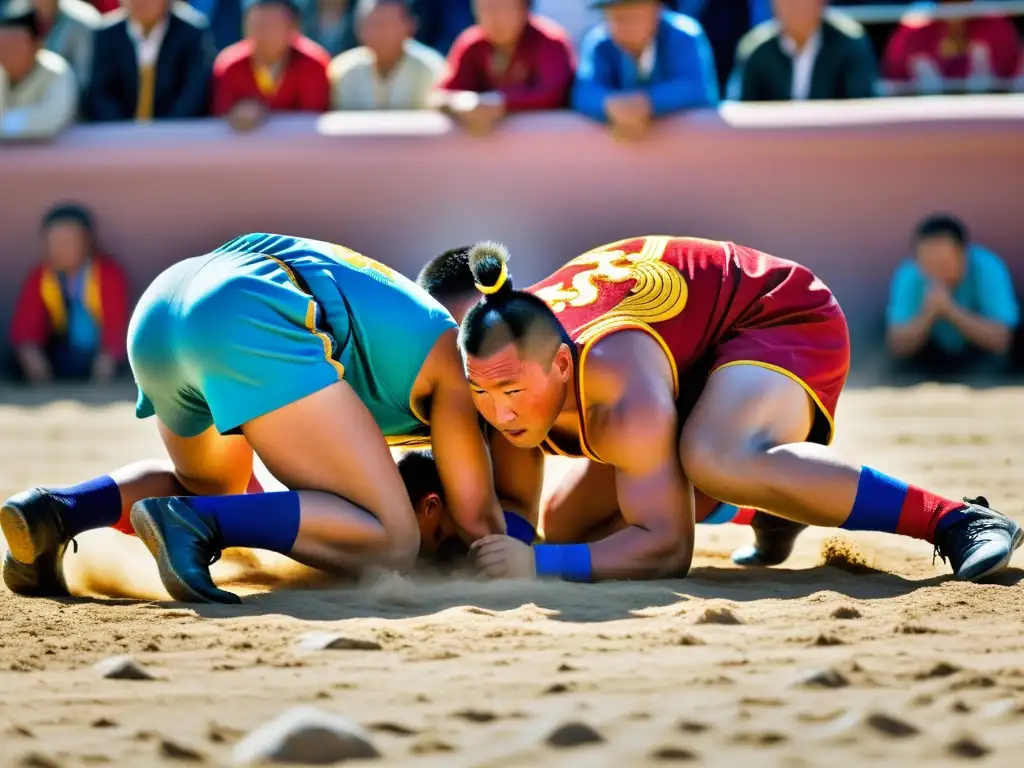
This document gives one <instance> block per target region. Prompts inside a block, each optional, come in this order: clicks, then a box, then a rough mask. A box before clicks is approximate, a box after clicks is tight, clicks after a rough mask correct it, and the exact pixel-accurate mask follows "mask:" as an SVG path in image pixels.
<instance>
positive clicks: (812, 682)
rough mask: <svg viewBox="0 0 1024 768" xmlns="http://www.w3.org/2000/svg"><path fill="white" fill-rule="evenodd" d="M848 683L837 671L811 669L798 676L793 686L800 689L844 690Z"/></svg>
mask: <svg viewBox="0 0 1024 768" xmlns="http://www.w3.org/2000/svg"><path fill="white" fill-rule="evenodd" d="M849 684H850V682H849V681H848V680H847V679H846V677H845V676H844V675H843V673H842V672H840V671H839V670H838V669H833V668H828V669H812V670H811V671H809V672H805V673H804V674H802V675H800V676H799V677H798V678H797V679H796V680H795V681H794V682H793V685H795V686H799V687H801V688H845V687H846V686H848V685H849Z"/></svg>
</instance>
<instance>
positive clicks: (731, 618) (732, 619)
mask: <svg viewBox="0 0 1024 768" xmlns="http://www.w3.org/2000/svg"><path fill="white" fill-rule="evenodd" d="M696 623H697V624H726V625H736V624H742V623H743V621H742V620H741V619H740V617H739V616H737V615H736V614H735V613H733V612H732V611H731V610H729V609H728V608H708V609H707V610H705V611H704V613H702V614H701V615H700V616H698V617H697V622H696Z"/></svg>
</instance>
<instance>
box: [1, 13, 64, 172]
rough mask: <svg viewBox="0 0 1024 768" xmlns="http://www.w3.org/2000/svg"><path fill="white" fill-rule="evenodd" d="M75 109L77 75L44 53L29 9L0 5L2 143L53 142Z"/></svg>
mask: <svg viewBox="0 0 1024 768" xmlns="http://www.w3.org/2000/svg"><path fill="white" fill-rule="evenodd" d="M77 108H78V85H77V84H76V82H75V75H74V73H73V72H72V71H71V67H70V65H69V64H68V63H67V62H66V61H65V60H64V59H62V58H61V57H60V56H58V55H57V54H56V53H53V52H52V51H47V50H44V49H43V48H42V35H41V34H40V30H39V23H38V18H37V16H36V13H35V10H34V9H33V8H32V5H31V4H30V3H29V2H28V0H9V2H8V3H7V4H6V5H4V6H0V139H49V138H53V137H54V136H56V135H57V134H58V133H60V132H61V131H62V130H64V129H65V128H66V127H67V126H69V125H70V124H71V123H72V122H74V119H75V112H76V110H77ZM0 176H2V172H0Z"/></svg>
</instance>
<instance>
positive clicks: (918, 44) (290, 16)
mask: <svg viewBox="0 0 1024 768" xmlns="http://www.w3.org/2000/svg"><path fill="white" fill-rule="evenodd" d="M866 4H869V3H865V2H864V1H863V0H847V2H844V3H842V4H841V5H844V6H854V5H866ZM961 4H963V3H962V0H961ZM925 5H928V4H925ZM826 6H827V3H826V2H825V0H664V2H659V0H533V2H530V0H192V2H191V4H186V3H183V2H171V0H121V3H120V6H119V4H118V2H117V0H92V2H91V3H90V2H86V0H0V141H16V140H24V139H33V140H40V139H48V138H53V137H56V136H57V135H58V134H59V133H60V132H61V131H62V130H64V129H65V128H66V127H68V126H69V125H71V124H73V123H75V122H79V121H83V122H94V123H109V122H126V121H136V122H149V121H155V120H164V119H178V120H181V119H197V118H205V117H215V118H223V119H226V120H227V121H228V122H229V123H230V125H231V126H232V127H233V128H234V129H235V130H237V131H252V130H257V129H258V128H259V126H260V125H261V124H262V123H263V122H264V121H265V120H266V118H267V117H268V116H269V115H270V114H271V113H279V112H307V113H323V112H327V111H331V110H338V111H345V110H417V109H438V110H442V111H444V112H445V113H447V114H449V115H451V116H452V117H453V119H455V120H457V121H458V122H459V123H460V124H461V125H462V126H464V127H465V128H466V129H467V130H468V131H470V132H472V133H474V134H481V135H483V134H487V133H488V132H490V131H491V130H493V129H494V128H495V126H497V125H498V124H499V123H500V122H501V121H502V120H503V119H504V117H505V116H507V115H510V114H515V113H522V112H530V111H540V110H560V109H573V110H575V111H577V112H579V113H581V114H583V115H585V116H587V117H588V118H590V119H592V120H594V121H597V122H600V123H603V124H606V125H607V126H608V129H609V131H610V132H611V134H612V135H613V136H614V137H615V138H617V139H621V140H632V141H636V140H642V139H643V137H644V135H645V134H646V133H647V132H648V130H649V129H650V127H651V125H652V123H653V122H655V121H656V120H657V119H659V118H661V117H663V116H666V115H671V114H674V113H679V112H683V111H686V110H689V109H694V108H701V107H713V106H715V105H717V104H718V103H719V101H720V98H721V97H722V95H723V94H724V96H725V98H727V99H731V100H740V101H800V100H807V99H860V98H870V97H874V96H885V95H913V94H936V93H984V92H1007V91H1024V55H1022V49H1021V40H1020V36H1019V34H1018V31H1017V28H1016V26H1015V24H1014V22H1013V20H1012V19H1010V18H1009V17H1004V16H1002V15H993V14H984V15H981V16H979V17H976V18H962V19H951V20H947V19H942V18H932V17H930V16H929V15H927V13H924V14H917V15H908V16H906V17H904V19H903V20H902V21H901V22H900V23H899V24H898V25H897V26H896V29H895V31H894V33H893V34H892V36H891V38H890V39H889V40H888V42H887V44H886V45H885V46H884V48H883V49H882V50H881V51H878V52H876V49H875V46H874V45H873V44H872V41H871V38H870V37H869V36H868V35H867V34H866V33H865V30H864V28H863V27H862V26H861V25H860V24H859V23H857V22H856V21H854V20H853V19H852V18H851V17H850V16H848V15H846V14H844V13H843V12H842V11H841V10H837V9H835V8H827V7H826ZM879 62H881V63H880V65H879ZM935 221H938V222H939V224H936V223H935ZM935 221H931V222H926V223H925V224H923V225H922V228H921V230H920V231H919V233H918V237H917V239H916V241H915V249H916V254H915V258H914V259H912V260H910V261H908V262H907V263H906V264H905V265H903V266H901V268H900V270H899V271H898V272H897V275H896V278H895V280H894V285H893V301H892V305H891V307H890V311H889V321H890V326H891V327H890V333H889V342H890V348H891V350H892V352H893V354H894V355H896V356H898V357H901V358H907V357H909V358H914V359H917V358H922V359H923V358H924V357H926V358H928V359H929V360H931V359H934V358H935V357H936V355H939V356H941V355H943V354H945V355H959V354H962V353H963V354H967V353H968V352H971V353H972V354H973V353H974V352H977V353H979V354H984V355H987V356H990V357H995V358H1003V357H1005V354H1006V351H1007V349H1008V347H1009V343H1008V342H1005V340H1004V338H1003V337H1004V336H1005V335H1007V334H1009V335H1010V336H1012V332H1013V330H1014V329H1015V328H1016V327H1017V326H1018V325H1019V317H1018V314H1019V312H1018V311H1017V309H1016V302H1015V301H1013V300H1012V299H1013V289H1012V286H1011V285H1010V283H1009V274H1008V271H1007V270H1006V268H1005V266H1003V265H1002V262H1000V261H999V259H998V257H996V256H995V255H994V254H991V253H990V252H988V251H985V250H984V249H982V248H980V247H979V246H975V245H973V244H972V243H971V242H970V241H969V240H968V238H967V235H966V229H965V228H964V227H963V225H961V224H959V223H958V222H956V221H955V220H954V219H937V220H935ZM940 225H941V226H940ZM42 240H43V243H44V258H43V263H42V265H41V266H40V267H38V268H37V269H36V270H35V271H34V272H33V273H32V274H31V275H30V276H29V279H28V281H27V283H26V285H25V288H24V290H23V291H22V296H21V300H20V302H19V304H18V308H17V311H16V314H15V319H14V326H13V330H12V334H11V340H12V342H13V343H14V346H15V347H16V348H17V350H18V352H17V355H18V364H19V365H18V367H19V370H20V371H21V373H22V374H23V375H24V376H25V377H26V378H27V379H29V380H31V381H46V380H49V379H50V378H54V377H56V378H65V377H71V378H83V377H85V378H93V379H97V380H105V379H107V378H109V377H110V376H111V375H113V371H114V370H116V369H117V367H118V365H119V364H120V363H121V362H123V358H124V351H123V337H124V333H123V331H124V327H123V326H124V324H125V323H126V316H127V310H126V307H127V306H128V299H127V288H126V286H125V280H124V276H123V274H122V273H121V272H120V270H119V268H118V267H117V265H116V262H114V261H113V260H112V259H110V258H109V257H107V256H104V255H103V254H102V253H101V252H100V251H99V250H98V249H97V247H96V241H95V237H94V232H93V223H92V221H91V219H90V217H89V215H88V213H87V211H86V210H85V209H84V208H81V207H78V206H67V205H65V206H61V207H59V208H57V209H55V211H54V212H51V214H50V215H49V216H48V217H47V219H46V222H45V223H44V227H43V238H42ZM936 243H944V244H945V246H948V247H947V248H946V253H947V256H949V259H947V261H946V263H945V266H944V267H941V268H940V267H937V266H935V265H936V264H937V263H939V262H940V261H941V260H940V259H938V257H936V256H935V253H937V252H940V251H942V247H937V248H938V250H936V247H933V246H935V244H936ZM954 262H955V263H956V264H959V267H957V268H955V269H954V267H953V266H951V264H954ZM999 283H1003V284H1004V285H1003V288H1001V289H998V288H994V287H993V286H995V285H996V284H999ZM994 296H995V297H1003V298H1001V299H998V300H997V299H995V298H993V297H994ZM1006 296H1009V297H1010V298H1009V299H1006ZM958 313H967V315H970V317H968V316H967V315H965V314H958ZM965 317H966V318H967V319H966V320H965ZM986 323H988V324H989V326H988V327H986V326H985V324H986ZM994 326H1000V327H1002V328H1003V330H1004V331H1006V333H1001V332H1000V331H999V330H998V328H997V329H995V330H993V327H994ZM907 327H912V328H911V329H912V330H913V331H914V332H913V333H911V332H910V330H907ZM115 337H117V338H119V339H120V341H119V342H118V343H117V344H114V343H113V342H112V341H111V340H112V339H114V338H115ZM922 356H923V357H922Z"/></svg>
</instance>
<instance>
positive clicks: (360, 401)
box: [0, 234, 505, 603]
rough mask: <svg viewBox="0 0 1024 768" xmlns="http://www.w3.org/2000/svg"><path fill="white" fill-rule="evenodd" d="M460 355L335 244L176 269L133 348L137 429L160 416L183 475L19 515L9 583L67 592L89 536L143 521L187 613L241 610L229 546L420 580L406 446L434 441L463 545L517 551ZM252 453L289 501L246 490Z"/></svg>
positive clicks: (1, 513)
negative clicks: (77, 552)
mask: <svg viewBox="0 0 1024 768" xmlns="http://www.w3.org/2000/svg"><path fill="white" fill-rule="evenodd" d="M456 338H457V324H456V323H455V321H454V320H453V319H452V317H451V315H450V314H449V313H448V312H447V311H445V310H444V308H443V307H442V306H441V305H440V304H438V303H437V302H436V301H435V300H433V299H432V298H430V296H429V295H428V294H427V293H426V292H424V291H423V290H421V289H420V288H418V287H417V286H416V285H415V284H414V283H413V282H411V281H409V280H407V279H405V278H404V277H402V276H401V275H399V274H397V273H395V272H394V271H393V270H391V269H390V268H388V267H386V266H384V265H383V264H380V263H379V262H376V261H374V260H372V259H369V258H367V257H365V256H362V255H360V254H357V253H355V252H353V251H350V250H348V249H346V248H343V247H341V246H337V245H333V244H330V243H325V242H320V241H315V240H307V239H303V238H295V237H287V236H282V235H271V234H250V235H244V236H242V237H239V238H237V239H235V240H233V241H231V242H230V243H227V244H226V245H224V246H221V247H220V248H218V249H217V250H216V251H213V252H212V253H209V254H207V255H205V256H200V257H197V258H192V259H187V260H185V261H182V262H180V263H178V264H175V265H174V266H172V267H170V268H169V269H168V270H166V271H165V272H164V273H163V274H161V275H160V276H159V277H157V278H156V280H155V281H154V282H153V283H152V285H150V287H149V289H148V290H147V291H146V292H145V294H144V295H143V296H142V298H141V299H140V301H139V304H138V306H137V307H136V309H135V313H134V315H133V317H132V321H131V325H130V327H129V331H128V348H129V359H130V362H131V365H132V370H133V373H134V375H135V380H136V383H137V385H138V389H139V398H138V404H137V407H136V413H137V415H138V416H139V417H140V418H146V417H149V416H153V415H155V416H156V417H157V427H158V429H159V432H160V435H161V437H162V439H163V442H164V445H165V446H166V449H167V452H168V454H169V457H170V463H169V464H163V463H157V464H154V463H143V464H135V465H132V466H130V467H126V468H123V469H121V470H118V471H116V472H113V473H111V474H110V475H105V476H103V477H100V478H96V479H93V480H90V481H88V482H85V483H82V484H80V485H76V486H72V487H70V488H35V489H32V490H29V491H26V492H24V493H20V494H17V495H16V496H13V497H11V498H10V499H8V500H7V501H6V502H5V503H4V505H3V507H2V510H0V524H2V527H3V533H4V537H5V538H6V540H7V544H8V547H9V552H8V555H7V557H6V560H5V563H4V580H5V582H6V583H7V584H8V586H9V587H11V588H12V589H13V590H14V591H18V592H21V593H26V594H66V586H65V585H64V580H63V577H62V574H61V558H62V556H63V554H64V551H65V550H66V548H67V546H68V544H69V543H70V542H71V541H72V539H73V537H74V536H76V535H77V534H78V533H81V532H83V531H86V530H89V529H92V528H101V527H106V526H111V525H117V524H118V522H119V521H120V527H122V528H125V527H126V522H127V521H126V520H125V519H124V518H125V513H126V512H128V513H129V514H130V523H131V526H132V527H133V528H134V530H135V531H136V532H137V533H138V534H139V536H140V537H141V539H142V540H143V541H144V543H145V544H146V546H147V547H148V548H149V550H150V551H151V552H152V554H153V555H154V557H155V558H156V560H157V564H158V567H159V571H160V576H161V579H162V581H163V583H164V586H165V587H166V588H167V590H168V592H169V593H170V594H171V595H172V596H173V597H174V598H176V599H178V600H183V601H196V602H202V601H212V602H228V603H232V602H239V598H238V597H237V596H236V595H234V594H232V593H230V592H227V591H225V590H221V589H219V588H217V587H216V586H215V585H214V583H213V581H212V580H211V578H210V572H209V565H210V563H211V562H212V561H213V560H215V559H216V558H217V557H218V556H219V554H220V552H221V550H222V549H224V548H227V547H250V548H257V549H266V550H270V551H274V552H279V553H281V554H284V555H287V556H289V557H291V558H293V559H295V560H298V561H300V562H302V563H305V564H308V565H312V566H314V567H320V568H324V569H328V570H346V571H352V570H358V569H359V568H361V567H362V566H366V565H371V564H372V565H386V566H389V567H396V568H404V567H406V566H409V565H410V564H411V563H412V562H413V561H414V559H415V558H416V555H417V553H418V551H419V545H420V535H419V526H418V524H417V521H416V517H415V514H414V512H413V508H412V504H411V503H410V499H409V495H408V493H407V492H406V488H405V486H404V484H403V482H402V478H401V475H400V473H399V471H398V469H397V467H396V465H395V462H394V461H393V460H392V457H391V453H390V451H389V443H391V444H395V443H405V442H409V441H411V440H420V441H422V440H424V439H426V438H429V441H430V443H431V444H432V446H433V451H434V454H435V456H436V458H437V468H438V472H439V477H440V480H441V482H442V484H443V488H444V492H445V499H446V503H447V505H448V507H450V509H451V515H452V518H453V523H454V530H456V531H457V533H458V535H459V536H461V537H462V538H463V539H464V540H465V541H466V542H467V543H469V542H472V541H474V540H476V539H478V538H480V537H483V536H486V535H488V534H499V533H501V534H503V533H504V532H505V524H504V521H503V516H502V514H501V509H500V507H499V505H498V501H497V498H496V496H495V492H494V487H493V479H492V472H491V464H490V460H489V457H488V451H487V445H486V442H485V440H484V437H483V435H482V433H481V431H480V426H479V417H478V414H477V412H476V409H475V408H474V406H473V401H472V397H471V395H470V392H469V387H468V385H467V383H466V378H465V374H464V371H463V366H462V360H461V358H460V356H459V352H458V348H457V346H456ZM254 452H255V454H256V455H258V456H259V457H260V459H261V460H262V461H263V463H264V464H265V465H266V467H267V469H268V470H269V471H270V472H271V473H272V474H273V475H274V476H275V477H277V478H278V479H279V480H280V481H281V482H282V483H283V484H284V485H285V486H286V487H287V488H290V489H291V490H289V491H283V492H276V493H249V494H246V493H245V490H246V489H247V487H250V489H251V484H252V465H253V453H254Z"/></svg>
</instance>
